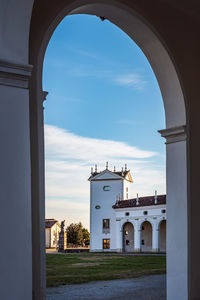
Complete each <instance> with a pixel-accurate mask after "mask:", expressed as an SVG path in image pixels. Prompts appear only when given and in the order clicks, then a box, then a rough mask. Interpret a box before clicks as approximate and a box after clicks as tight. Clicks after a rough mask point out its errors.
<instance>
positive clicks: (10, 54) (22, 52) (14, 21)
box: [0, 0, 34, 64]
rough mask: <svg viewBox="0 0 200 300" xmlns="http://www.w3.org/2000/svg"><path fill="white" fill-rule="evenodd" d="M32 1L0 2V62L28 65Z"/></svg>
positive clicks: (14, 0)
mask: <svg viewBox="0 0 200 300" xmlns="http://www.w3.org/2000/svg"><path fill="white" fill-rule="evenodd" d="M33 2H34V0H17V1H16V0H0V8H1V9H0V45H1V47H0V60H4V61H11V62H14V63H22V64H27V63H28V54H29V50H28V43H29V26H30V21H31V13H32V6H33Z"/></svg>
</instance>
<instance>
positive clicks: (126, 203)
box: [88, 165, 166, 252]
mask: <svg viewBox="0 0 200 300" xmlns="http://www.w3.org/2000/svg"><path fill="white" fill-rule="evenodd" d="M88 180H89V181H90V251H117V252H122V251H123V252H140V251H141V252H158V251H163V252H165V251H166V195H157V193H155V195H154V196H147V197H140V198H139V197H137V198H134V199H130V198H129V188H130V184H132V183H133V180H132V177H131V174H130V170H127V167H126V166H125V169H124V170H123V169H122V171H120V172H117V171H116V170H115V169H114V171H110V170H109V169H108V165H107V166H106V169H105V170H104V171H102V172H97V167H95V171H94V172H93V169H92V170H91V176H90V177H89V179H88Z"/></svg>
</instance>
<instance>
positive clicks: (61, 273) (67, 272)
mask: <svg viewBox="0 0 200 300" xmlns="http://www.w3.org/2000/svg"><path fill="white" fill-rule="evenodd" d="M46 263H47V287H52V286H59V285H63V284H74V283H84V282H89V281H97V280H111V279H122V278H133V277H139V276H142V275H149V274H162V273H165V272H166V257H165V256H156V255H155V256H131V255H112V254H109V255H106V254H102V255H98V254H95V253H88V254H79V253H76V254H69V253H68V254H47V255H46Z"/></svg>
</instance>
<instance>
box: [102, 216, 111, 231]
mask: <svg viewBox="0 0 200 300" xmlns="http://www.w3.org/2000/svg"><path fill="white" fill-rule="evenodd" d="M108 232H110V219H103V233H108Z"/></svg>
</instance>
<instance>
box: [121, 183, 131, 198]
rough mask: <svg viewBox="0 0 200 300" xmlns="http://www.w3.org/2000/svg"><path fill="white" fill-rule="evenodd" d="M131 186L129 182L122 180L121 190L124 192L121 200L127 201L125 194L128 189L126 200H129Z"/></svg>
mask: <svg viewBox="0 0 200 300" xmlns="http://www.w3.org/2000/svg"><path fill="white" fill-rule="evenodd" d="M131 184H132V182H129V181H127V180H124V181H123V185H124V188H123V191H124V193H123V196H122V198H123V199H127V197H126V196H127V195H126V194H127V192H126V188H128V198H129V199H130V198H131V194H130V187H131Z"/></svg>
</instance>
